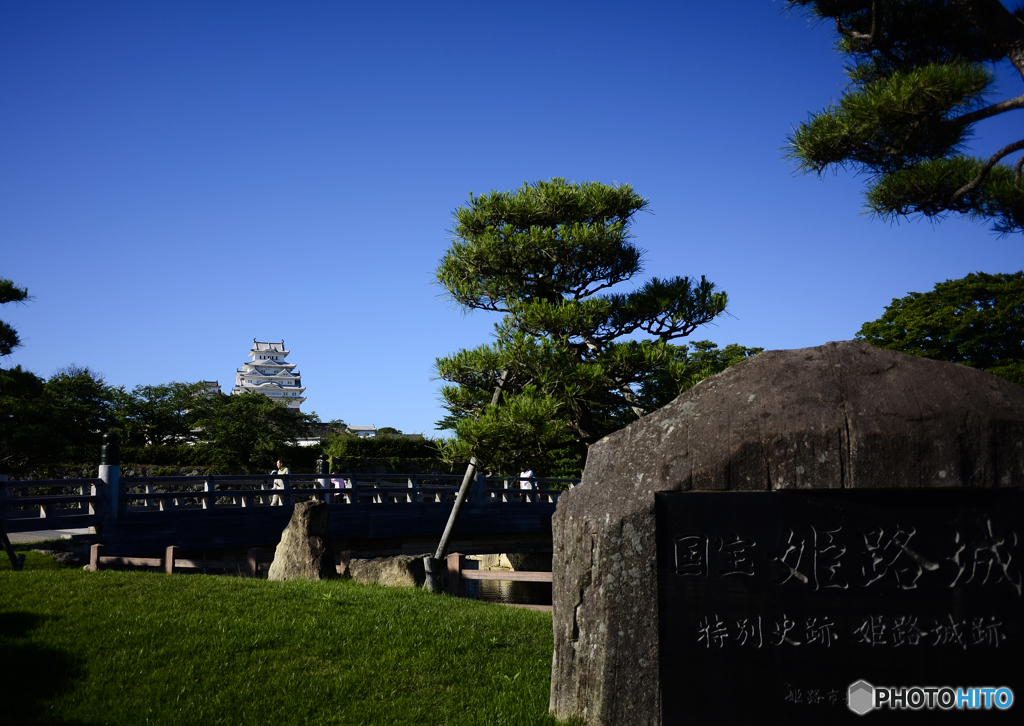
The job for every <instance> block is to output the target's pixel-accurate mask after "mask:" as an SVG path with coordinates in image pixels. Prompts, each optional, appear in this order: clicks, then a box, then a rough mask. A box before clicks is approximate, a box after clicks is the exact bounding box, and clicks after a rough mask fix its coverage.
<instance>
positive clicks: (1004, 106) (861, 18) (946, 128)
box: [788, 0, 1024, 234]
mask: <svg viewBox="0 0 1024 726" xmlns="http://www.w3.org/2000/svg"><path fill="white" fill-rule="evenodd" d="M788 3H789V5H790V6H792V7H799V8H803V9H805V10H806V11H807V12H808V13H809V14H810V15H811V16H812V17H814V18H817V19H820V20H822V21H832V22H833V23H834V27H835V32H836V35H837V42H836V47H837V49H838V50H839V51H840V52H841V53H843V54H844V55H846V56H847V58H848V59H849V64H848V65H847V67H846V69H847V74H848V76H849V79H850V83H849V85H848V86H847V88H846V90H845V92H844V93H843V95H842V97H841V98H840V100H839V102H838V103H836V104H833V105H830V106H829V107H827V108H826V109H825V110H824V111H822V112H821V113H818V114H813V115H811V117H810V119H809V120H808V121H806V122H805V123H802V124H800V126H799V127H798V128H797V129H796V131H795V132H794V134H793V135H792V136H791V137H790V139H789V141H790V158H791V159H793V160H794V161H795V162H796V164H797V166H798V167H799V168H800V169H801V170H803V171H806V172H815V173H817V174H823V173H824V172H825V171H827V170H829V169H833V170H834V169H837V168H841V167H848V166H849V167H852V168H854V169H855V170H857V171H858V172H862V173H866V174H867V176H868V178H869V183H868V188H867V194H866V197H867V207H868V208H869V209H870V210H871V211H872V212H874V213H876V214H877V215H879V216H880V217H881V218H883V219H893V218H896V217H900V216H917V215H920V216H924V217H941V216H943V215H946V214H949V213H954V214H962V215H966V216H967V217H969V218H974V219H979V220H983V221H985V222H988V223H989V224H991V226H992V228H993V229H994V230H996V231H997V232H1000V233H1002V234H1009V233H1013V232H1022V231H1024V190H1022V187H1021V172H1022V165H1024V156H1021V157H1020V158H1018V160H1017V161H1016V163H1015V164H1014V166H1013V167H1010V166H1008V165H1006V164H1005V163H1002V162H1003V160H1004V159H1006V158H1007V157H1010V156H1011V155H1012V154H1014V153H1015V152H1019V151H1021V150H1024V139H1020V140H1016V139H1008V140H1006V141H1008V142H1009V143H1006V144H1005V145H1003V146H1002V148H1000V149H999V151H997V152H996V153H994V154H993V155H991V156H990V157H989V158H987V159H984V158H976V157H971V156H967V155H965V154H963V153H962V149H963V147H964V145H965V144H966V143H967V141H968V140H969V139H970V138H971V136H972V135H973V133H974V132H975V127H976V125H977V124H979V123H980V122H982V121H984V120H985V119H989V118H992V117H995V116H998V115H1000V114H1004V113H1009V112H1011V111H1018V110H1020V109H1022V108H1024V94H1022V95H1019V96H1016V97H1014V98H1006V99H1003V100H999V101H995V102H993V101H992V100H991V96H992V95H993V93H994V91H995V74H994V71H993V68H994V65H995V64H996V63H998V62H1000V61H1005V60H1009V62H1010V64H1011V65H1012V66H1013V68H1014V69H1015V70H1016V71H1017V73H1018V74H1019V75H1020V76H1021V77H1022V78H1024V9H1022V8H1018V9H1017V10H1016V11H1015V12H1011V11H1009V10H1007V8H1006V7H1005V6H1003V5H1002V3H1000V2H999V0H788Z"/></svg>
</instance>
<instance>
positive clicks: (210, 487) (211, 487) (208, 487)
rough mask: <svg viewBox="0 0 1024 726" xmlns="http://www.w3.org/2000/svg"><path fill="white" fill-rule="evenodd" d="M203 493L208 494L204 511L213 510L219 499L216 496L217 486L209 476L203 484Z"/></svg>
mask: <svg viewBox="0 0 1024 726" xmlns="http://www.w3.org/2000/svg"><path fill="white" fill-rule="evenodd" d="M203 491H204V492H206V496H204V497H203V509H213V507H214V505H216V504H217V497H216V496H215V495H214V492H215V491H217V484H216V482H214V481H213V479H211V478H210V477H209V476H207V478H206V481H205V482H203Z"/></svg>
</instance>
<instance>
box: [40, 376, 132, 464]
mask: <svg viewBox="0 0 1024 726" xmlns="http://www.w3.org/2000/svg"><path fill="white" fill-rule="evenodd" d="M123 395H124V390H123V389H120V388H115V387H113V386H110V385H108V384H107V382H106V380H105V379H104V378H103V375H102V374H101V373H97V372H96V371H93V370H90V369H89V368H88V367H82V366H77V365H74V364H72V365H69V366H65V367H64V368H62V369H60V370H59V371H57V373H55V374H54V375H53V376H51V377H50V378H49V379H48V380H47V381H46V385H45V386H44V388H43V398H44V399H45V402H46V405H47V406H48V407H49V409H50V416H51V419H50V424H49V429H50V432H51V436H52V437H53V440H54V444H55V446H56V447H57V448H61V447H76V448H79V449H89V450H90V451H91V450H93V449H95V452H96V454H97V455H98V454H99V447H100V444H101V443H102V438H103V433H104V432H105V431H107V430H109V429H111V428H113V427H114V426H115V425H116V417H115V416H114V410H115V407H116V402H117V401H118V400H119V399H120V398H121V397H122V396H123ZM76 453H77V452H76ZM72 456H73V454H72Z"/></svg>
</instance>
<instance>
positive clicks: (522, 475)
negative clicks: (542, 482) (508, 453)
mask: <svg viewBox="0 0 1024 726" xmlns="http://www.w3.org/2000/svg"><path fill="white" fill-rule="evenodd" d="M534 484H536V480H535V479H534V478H533V469H531V468H530V467H524V468H523V470H522V471H521V472H519V488H520V489H533V488H534ZM520 501H524V502H528V501H530V495H529V494H523V495H522V497H521V499H520Z"/></svg>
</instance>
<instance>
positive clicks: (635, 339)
mask: <svg viewBox="0 0 1024 726" xmlns="http://www.w3.org/2000/svg"><path fill="white" fill-rule="evenodd" d="M647 208H648V201H647V200H646V199H644V198H643V197H641V196H639V195H638V194H636V193H635V192H634V191H633V189H632V188H631V187H629V186H618V187H615V186H607V185H604V184H599V183H583V184H570V183H566V182H565V180H563V179H552V180H551V181H547V182H545V181H540V182H537V183H536V184H524V185H523V187H522V188H520V189H518V190H516V191H513V192H491V193H489V194H484V195H481V196H473V194H472V193H471V194H470V198H469V203H468V205H467V206H465V207H459V208H458V209H456V210H455V213H454V222H455V227H454V230H453V231H454V236H455V239H454V242H453V243H452V246H451V248H450V249H449V250H448V252H447V253H446V254H445V256H444V258H443V259H442V260H441V263H440V265H439V267H438V269H437V279H438V281H439V282H440V283H441V285H443V286H444V287H445V289H446V290H447V291H448V293H449V295H450V296H451V297H452V298H453V299H454V300H455V301H456V302H458V303H459V304H460V305H461V306H462V307H463V308H464V309H466V310H488V311H492V312H499V313H503V318H502V320H501V322H500V323H499V324H498V325H496V332H495V341H494V342H493V343H492V344H490V345H483V346H480V347H478V348H474V349H472V350H462V351H459V352H458V353H456V354H455V355H453V356H450V357H447V358H442V359H439V360H438V361H437V364H436V370H437V373H438V376H439V377H440V378H441V379H443V380H445V381H447V385H445V386H444V387H443V388H442V389H441V395H442V398H443V406H444V408H445V409H446V410H447V412H448V415H447V416H446V417H445V418H444V419H443V420H442V421H440V422H438V427H439V428H450V429H454V430H455V431H456V434H457V437H458V444H457V445H456V446H455V447H454V448H450V449H449V453H450V454H451V455H453V456H454V455H456V454H460V453H461V455H463V456H465V455H466V454H467V453H469V452H472V453H475V454H476V456H477V458H478V459H480V461H481V463H483V464H485V465H486V466H488V467H489V468H490V469H492V470H498V471H512V470H513V469H515V470H518V469H517V467H521V466H527V465H528V466H532V467H533V468H534V469H536V470H538V471H551V466H552V464H553V461H552V458H551V457H552V456H556V455H557V456H558V457H560V458H563V459H564V458H565V450H566V449H567V448H568V449H571V450H572V451H574V452H575V453H574V457H575V461H576V462H577V463H580V462H582V458H583V455H584V453H585V450H586V446H587V445H589V444H591V443H593V442H594V441H597V440H598V439H600V438H601V437H603V436H605V435H606V434H608V433H610V432H611V431H614V430H616V429H618V428H620V427H621V426H623V425H625V424H626V423H628V422H629V421H632V420H635V419H636V418H637V417H638V416H641V415H643V414H645V413H647V412H649V411H650V410H653V408H656V407H657V406H659V405H663V404H664V403H666V402H667V400H662V399H663V398H664V396H663V395H655V394H654V389H653V388H650V387H648V388H646V389H645V385H648V384H647V382H648V381H651V380H653V379H654V378H655V377H657V376H662V377H663V378H671V377H672V375H673V372H676V373H678V372H681V368H680V367H679V366H678V365H676V364H677V363H678V358H677V356H678V351H677V346H674V345H672V344H671V343H670V342H669V341H671V340H673V339H676V338H681V337H684V336H687V335H689V334H690V333H692V332H693V331H694V330H695V329H696V328H697V327H699V326H700V325H703V324H705V323H708V322H711V321H712V320H714V319H715V318H716V317H717V316H719V315H721V314H722V313H724V312H725V308H726V295H725V293H724V292H719V291H716V289H715V286H714V284H713V283H711V282H709V281H708V280H706V279H705V278H703V277H701V278H700V279H699V280H697V279H694V278H689V277H674V278H670V279H659V278H652V279H650V280H648V281H647V282H646V283H644V284H643V285H641V286H639V287H638V288H637V289H634V290H633V291H631V292H611V291H610V290H609V288H612V287H614V286H616V285H619V284H620V283H624V282H627V281H629V280H632V279H633V278H634V277H635V276H637V275H638V274H640V273H641V271H642V253H641V251H640V250H639V249H638V248H637V247H636V246H635V245H634V244H633V242H632V234H631V231H630V228H631V225H632V221H633V218H634V215H636V213H638V212H640V211H643V210H646V209H647ZM644 333H646V334H647V336H649V337H640V336H641V335H642V334H644ZM499 382H500V383H501V388H502V393H501V396H500V400H499V401H498V403H497V404H496V405H491V403H490V402H491V398H492V394H493V392H494V390H495V388H496V387H497V386H498V385H499ZM676 393H678V391H676ZM668 400H671V398H668ZM555 452H559V453H558V454H556V453H555Z"/></svg>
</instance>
